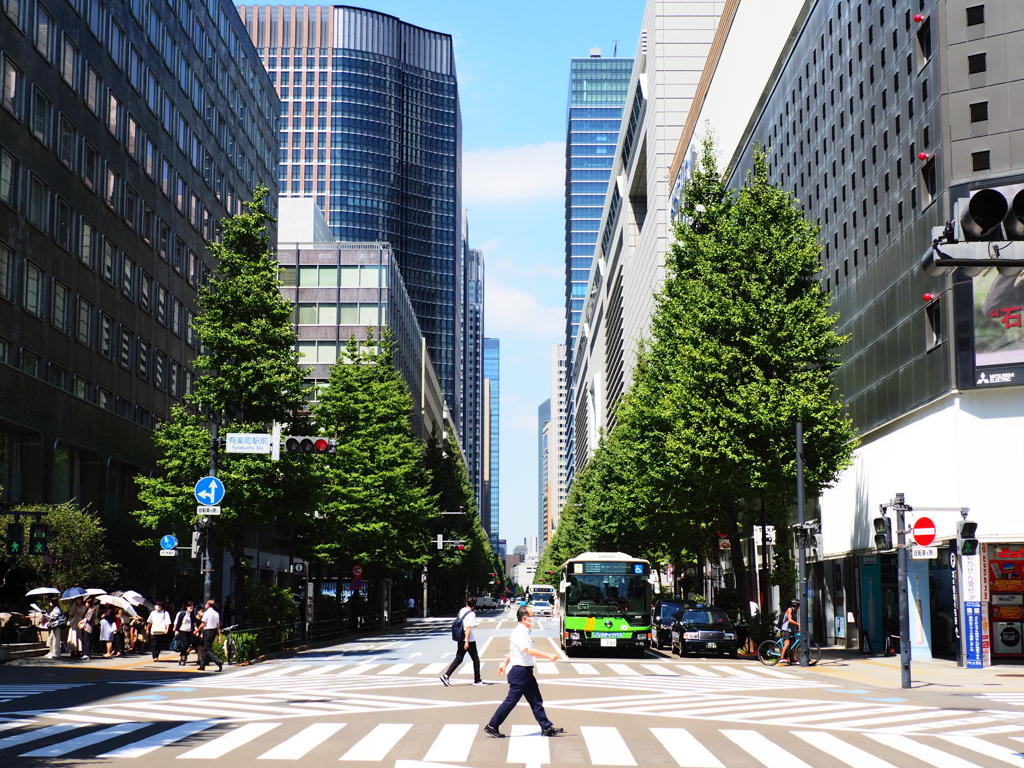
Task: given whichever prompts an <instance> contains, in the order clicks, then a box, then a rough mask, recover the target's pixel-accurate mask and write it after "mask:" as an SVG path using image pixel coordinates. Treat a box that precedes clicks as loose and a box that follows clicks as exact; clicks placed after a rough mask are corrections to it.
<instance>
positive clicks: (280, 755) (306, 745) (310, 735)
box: [259, 723, 345, 760]
mask: <svg viewBox="0 0 1024 768" xmlns="http://www.w3.org/2000/svg"><path fill="white" fill-rule="evenodd" d="M344 727H345V723H314V724H313V725H311V726H309V727H307V728H304V729H303V730H301V731H299V732H298V733H297V734H295V735H294V736H292V737H291V738H290V739H288V740H287V741H282V742H281V743H280V744H278V745H277V746H276V747H274V748H273V749H271V750H269V751H268V752H264V753H263V754H262V755H260V756H259V759H260V760H298V759H299V758H300V757H305V755H306V753H307V752H309V751H310V750H311V749H313V747H316V746H319V745H320V744H323V743H324V742H325V741H327V739H329V738H331V736H333V735H334V734H336V733H337V732H338V731H340V730H341V729H342V728H344Z"/></svg>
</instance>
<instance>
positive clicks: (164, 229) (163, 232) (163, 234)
mask: <svg viewBox="0 0 1024 768" xmlns="http://www.w3.org/2000/svg"><path fill="white" fill-rule="evenodd" d="M170 244H171V228H170V226H169V225H168V224H167V222H166V221H164V220H163V219H160V235H159V238H158V239H157V253H158V254H159V255H160V258H161V259H163V260H164V261H167V258H168V250H169V248H170Z"/></svg>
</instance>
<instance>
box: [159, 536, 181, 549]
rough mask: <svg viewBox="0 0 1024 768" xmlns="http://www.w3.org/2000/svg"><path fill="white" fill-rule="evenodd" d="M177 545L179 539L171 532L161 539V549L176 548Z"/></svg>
mask: <svg viewBox="0 0 1024 768" xmlns="http://www.w3.org/2000/svg"><path fill="white" fill-rule="evenodd" d="M176 546H178V540H177V539H176V538H174V537H173V536H171V534H167V535H166V536H164V537H163V538H161V539H160V549H174V548H175V547H176Z"/></svg>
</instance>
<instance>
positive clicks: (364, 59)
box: [239, 5, 462, 435]
mask: <svg viewBox="0 0 1024 768" xmlns="http://www.w3.org/2000/svg"><path fill="white" fill-rule="evenodd" d="M239 13H240V14H241V16H242V19H243V21H244V22H245V26H246V29H247V30H248V31H249V35H250V36H251V37H252V39H253V41H254V42H255V44H256V49H257V52H258V53H259V55H260V57H261V59H262V60H263V63H264V65H265V66H266V68H267V71H268V72H269V73H270V77H271V79H272V80H273V82H274V84H275V86H276V87H277V90H278V93H279V94H280V96H281V133H280V139H281V154H280V161H281V164H280V169H279V173H280V175H279V191H280V196H281V197H282V198H288V197H314V198H315V199H316V202H317V205H318V206H319V207H320V210H321V211H322V212H323V214H324V217H325V218H326V219H327V222H328V224H329V225H330V227H331V230H332V232H333V233H334V236H335V237H337V238H338V239H339V240H342V241H351V242H369V241H376V240H381V241H386V242H389V243H390V244H391V246H392V248H393V249H394V253H395V256H396V257H397V261H398V266H399V270H400V272H401V274H402V279H403V281H404V282H405V286H406V289H407V290H408V292H409V297H410V299H411V301H412V305H413V309H414V311H415V313H416V318H417V320H418V322H419V325H420V328H421V330H422V331H423V335H424V337H425V338H426V341H427V348H428V350H429V352H430V357H431V360H432V361H433V363H434V366H435V368H436V369H437V373H438V377H439V378H440V380H441V386H442V387H443V389H444V394H445V399H446V401H447V403H448V407H449V410H450V412H451V415H452V419H453V420H455V422H456V428H457V429H458V431H459V433H460V435H461V433H462V425H461V418H460V415H461V413H462V407H461V391H462V311H461V304H462V290H461V287H460V286H461V274H462V264H461V260H462V256H461V242H460V236H461V226H460V222H459V216H460V211H461V210H462V207H461V204H462V200H461V186H462V185H461V167H462V149H461V147H462V140H461V133H462V125H461V117H460V112H459V94H458V83H457V80H456V74H455V56H454V53H453V51H452V39H451V35H447V34H442V33H440V32H432V31H430V30H426V29H422V28H420V27H416V26H413V25H412V24H407V23H405V22H403V21H401V20H399V19H397V18H395V17H394V16H388V15H387V14H383V13H377V12H375V11H368V10H364V9H361V8H351V7H347V6H312V5H310V6H302V5H296V6H244V5H243V6H239Z"/></svg>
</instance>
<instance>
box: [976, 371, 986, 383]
mask: <svg viewBox="0 0 1024 768" xmlns="http://www.w3.org/2000/svg"><path fill="white" fill-rule="evenodd" d="M978 384H988V376H986V375H985V372H984V371H982V372H981V377H980V378H979V379H978Z"/></svg>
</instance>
